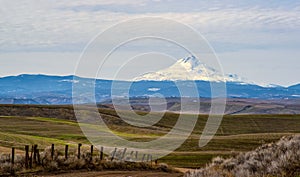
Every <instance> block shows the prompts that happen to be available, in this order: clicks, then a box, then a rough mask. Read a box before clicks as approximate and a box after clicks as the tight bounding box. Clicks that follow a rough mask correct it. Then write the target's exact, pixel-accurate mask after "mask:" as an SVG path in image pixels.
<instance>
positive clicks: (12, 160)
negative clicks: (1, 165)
mask: <svg viewBox="0 0 300 177" xmlns="http://www.w3.org/2000/svg"><path fill="white" fill-rule="evenodd" d="M11 164H12V165H14V164H15V148H14V147H12V148H11Z"/></svg>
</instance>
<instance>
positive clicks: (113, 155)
mask: <svg viewBox="0 0 300 177" xmlns="http://www.w3.org/2000/svg"><path fill="white" fill-rule="evenodd" d="M116 152H117V148H115V150H114V151H113V154H112V156H111V161H113V160H114V158H115V155H116Z"/></svg>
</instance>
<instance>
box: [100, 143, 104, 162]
mask: <svg viewBox="0 0 300 177" xmlns="http://www.w3.org/2000/svg"><path fill="white" fill-rule="evenodd" d="M100 160H103V146H101V149H100Z"/></svg>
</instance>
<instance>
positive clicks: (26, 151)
mask: <svg viewBox="0 0 300 177" xmlns="http://www.w3.org/2000/svg"><path fill="white" fill-rule="evenodd" d="M28 160H29V146H28V145H26V146H25V168H26V169H28Z"/></svg>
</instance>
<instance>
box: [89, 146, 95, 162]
mask: <svg viewBox="0 0 300 177" xmlns="http://www.w3.org/2000/svg"><path fill="white" fill-rule="evenodd" d="M93 153H94V146H93V145H91V158H90V161H92V160H93Z"/></svg>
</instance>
